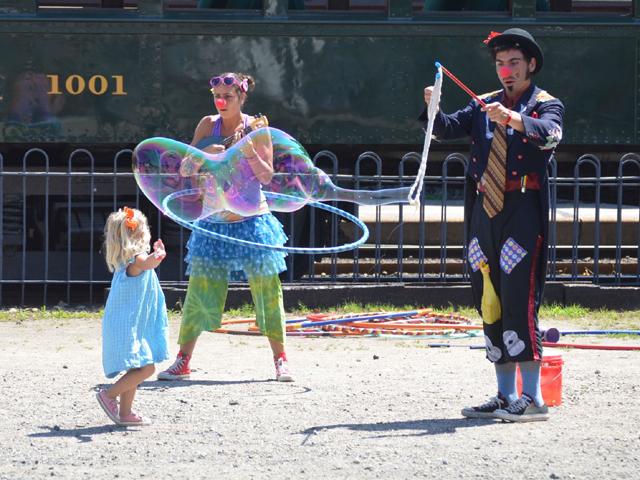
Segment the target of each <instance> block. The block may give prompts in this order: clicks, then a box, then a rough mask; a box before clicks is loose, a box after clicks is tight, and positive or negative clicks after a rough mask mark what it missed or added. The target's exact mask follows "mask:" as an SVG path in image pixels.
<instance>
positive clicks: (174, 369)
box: [169, 357, 184, 373]
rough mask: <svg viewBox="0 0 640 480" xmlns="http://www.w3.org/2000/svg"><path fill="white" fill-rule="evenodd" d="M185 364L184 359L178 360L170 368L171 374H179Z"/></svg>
mask: <svg viewBox="0 0 640 480" xmlns="http://www.w3.org/2000/svg"><path fill="white" fill-rule="evenodd" d="M183 364H184V357H180V358H176V361H175V362H173V365H171V367H170V368H169V372H171V373H174V372H179V371H180V370H182V365H183Z"/></svg>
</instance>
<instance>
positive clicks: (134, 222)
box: [122, 207, 138, 230]
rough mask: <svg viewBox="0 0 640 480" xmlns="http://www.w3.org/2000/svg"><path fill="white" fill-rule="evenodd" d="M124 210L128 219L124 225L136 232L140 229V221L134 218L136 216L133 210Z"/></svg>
mask: <svg viewBox="0 0 640 480" xmlns="http://www.w3.org/2000/svg"><path fill="white" fill-rule="evenodd" d="M122 210H123V211H124V215H125V217H126V218H125V219H124V224H125V225H126V227H127V228H128V229H129V230H135V229H136V228H138V221H137V220H134V219H133V216H134V215H135V212H134V211H133V209H131V208H129V207H124V208H123V209H122Z"/></svg>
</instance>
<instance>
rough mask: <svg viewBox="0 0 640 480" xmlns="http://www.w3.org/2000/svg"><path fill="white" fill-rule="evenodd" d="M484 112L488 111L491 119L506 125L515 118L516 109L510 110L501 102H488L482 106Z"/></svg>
mask: <svg viewBox="0 0 640 480" xmlns="http://www.w3.org/2000/svg"><path fill="white" fill-rule="evenodd" d="M482 111H483V112H487V117H488V118H489V120H491V121H492V122H495V123H499V124H501V125H506V124H508V123H509V121H510V120H511V119H512V118H513V115H514V114H515V112H514V111H512V110H509V109H508V108H507V107H505V106H504V105H502V104H501V103H500V102H493V103H488V104H487V105H486V106H485V107H482Z"/></svg>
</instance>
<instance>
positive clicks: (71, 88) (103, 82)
mask: <svg viewBox="0 0 640 480" xmlns="http://www.w3.org/2000/svg"><path fill="white" fill-rule="evenodd" d="M47 78H48V79H49V82H50V89H49V91H48V92H47V93H48V94H49V95H62V94H63V93H64V92H63V91H62V90H61V88H60V75H47ZM111 78H112V79H113V80H114V86H113V91H111V92H110V94H111V95H126V94H127V92H125V91H124V76H122V75H111ZM85 89H89V91H90V92H91V93H92V94H94V95H104V94H105V93H107V90H109V79H107V77H105V76H104V75H94V76H93V77H91V78H89V81H86V80H85V79H84V77H82V76H80V75H69V76H68V77H67V79H66V80H65V82H64V91H66V92H67V93H69V94H70V95H80V94H81V93H82V92H84V91H85Z"/></svg>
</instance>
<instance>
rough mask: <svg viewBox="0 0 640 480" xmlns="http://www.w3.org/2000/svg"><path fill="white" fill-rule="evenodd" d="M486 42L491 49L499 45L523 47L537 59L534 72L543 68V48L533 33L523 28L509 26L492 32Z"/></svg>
mask: <svg viewBox="0 0 640 480" xmlns="http://www.w3.org/2000/svg"><path fill="white" fill-rule="evenodd" d="M484 42H485V43H486V44H487V47H489V48H490V49H493V47H497V46H506V47H515V48H521V49H523V50H525V51H526V52H528V53H529V55H531V56H532V57H533V58H535V59H536V69H535V70H534V71H533V73H538V72H539V71H540V70H541V69H542V62H543V61H544V56H543V55H542V49H541V48H540V45H538V43H537V42H536V41H535V39H534V38H533V35H531V34H530V33H529V32H527V31H526V30H523V29H522V28H509V29H508V30H505V31H504V32H502V33H497V32H491V34H490V35H489V37H488V38H487V39H486V40H485V41H484Z"/></svg>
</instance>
